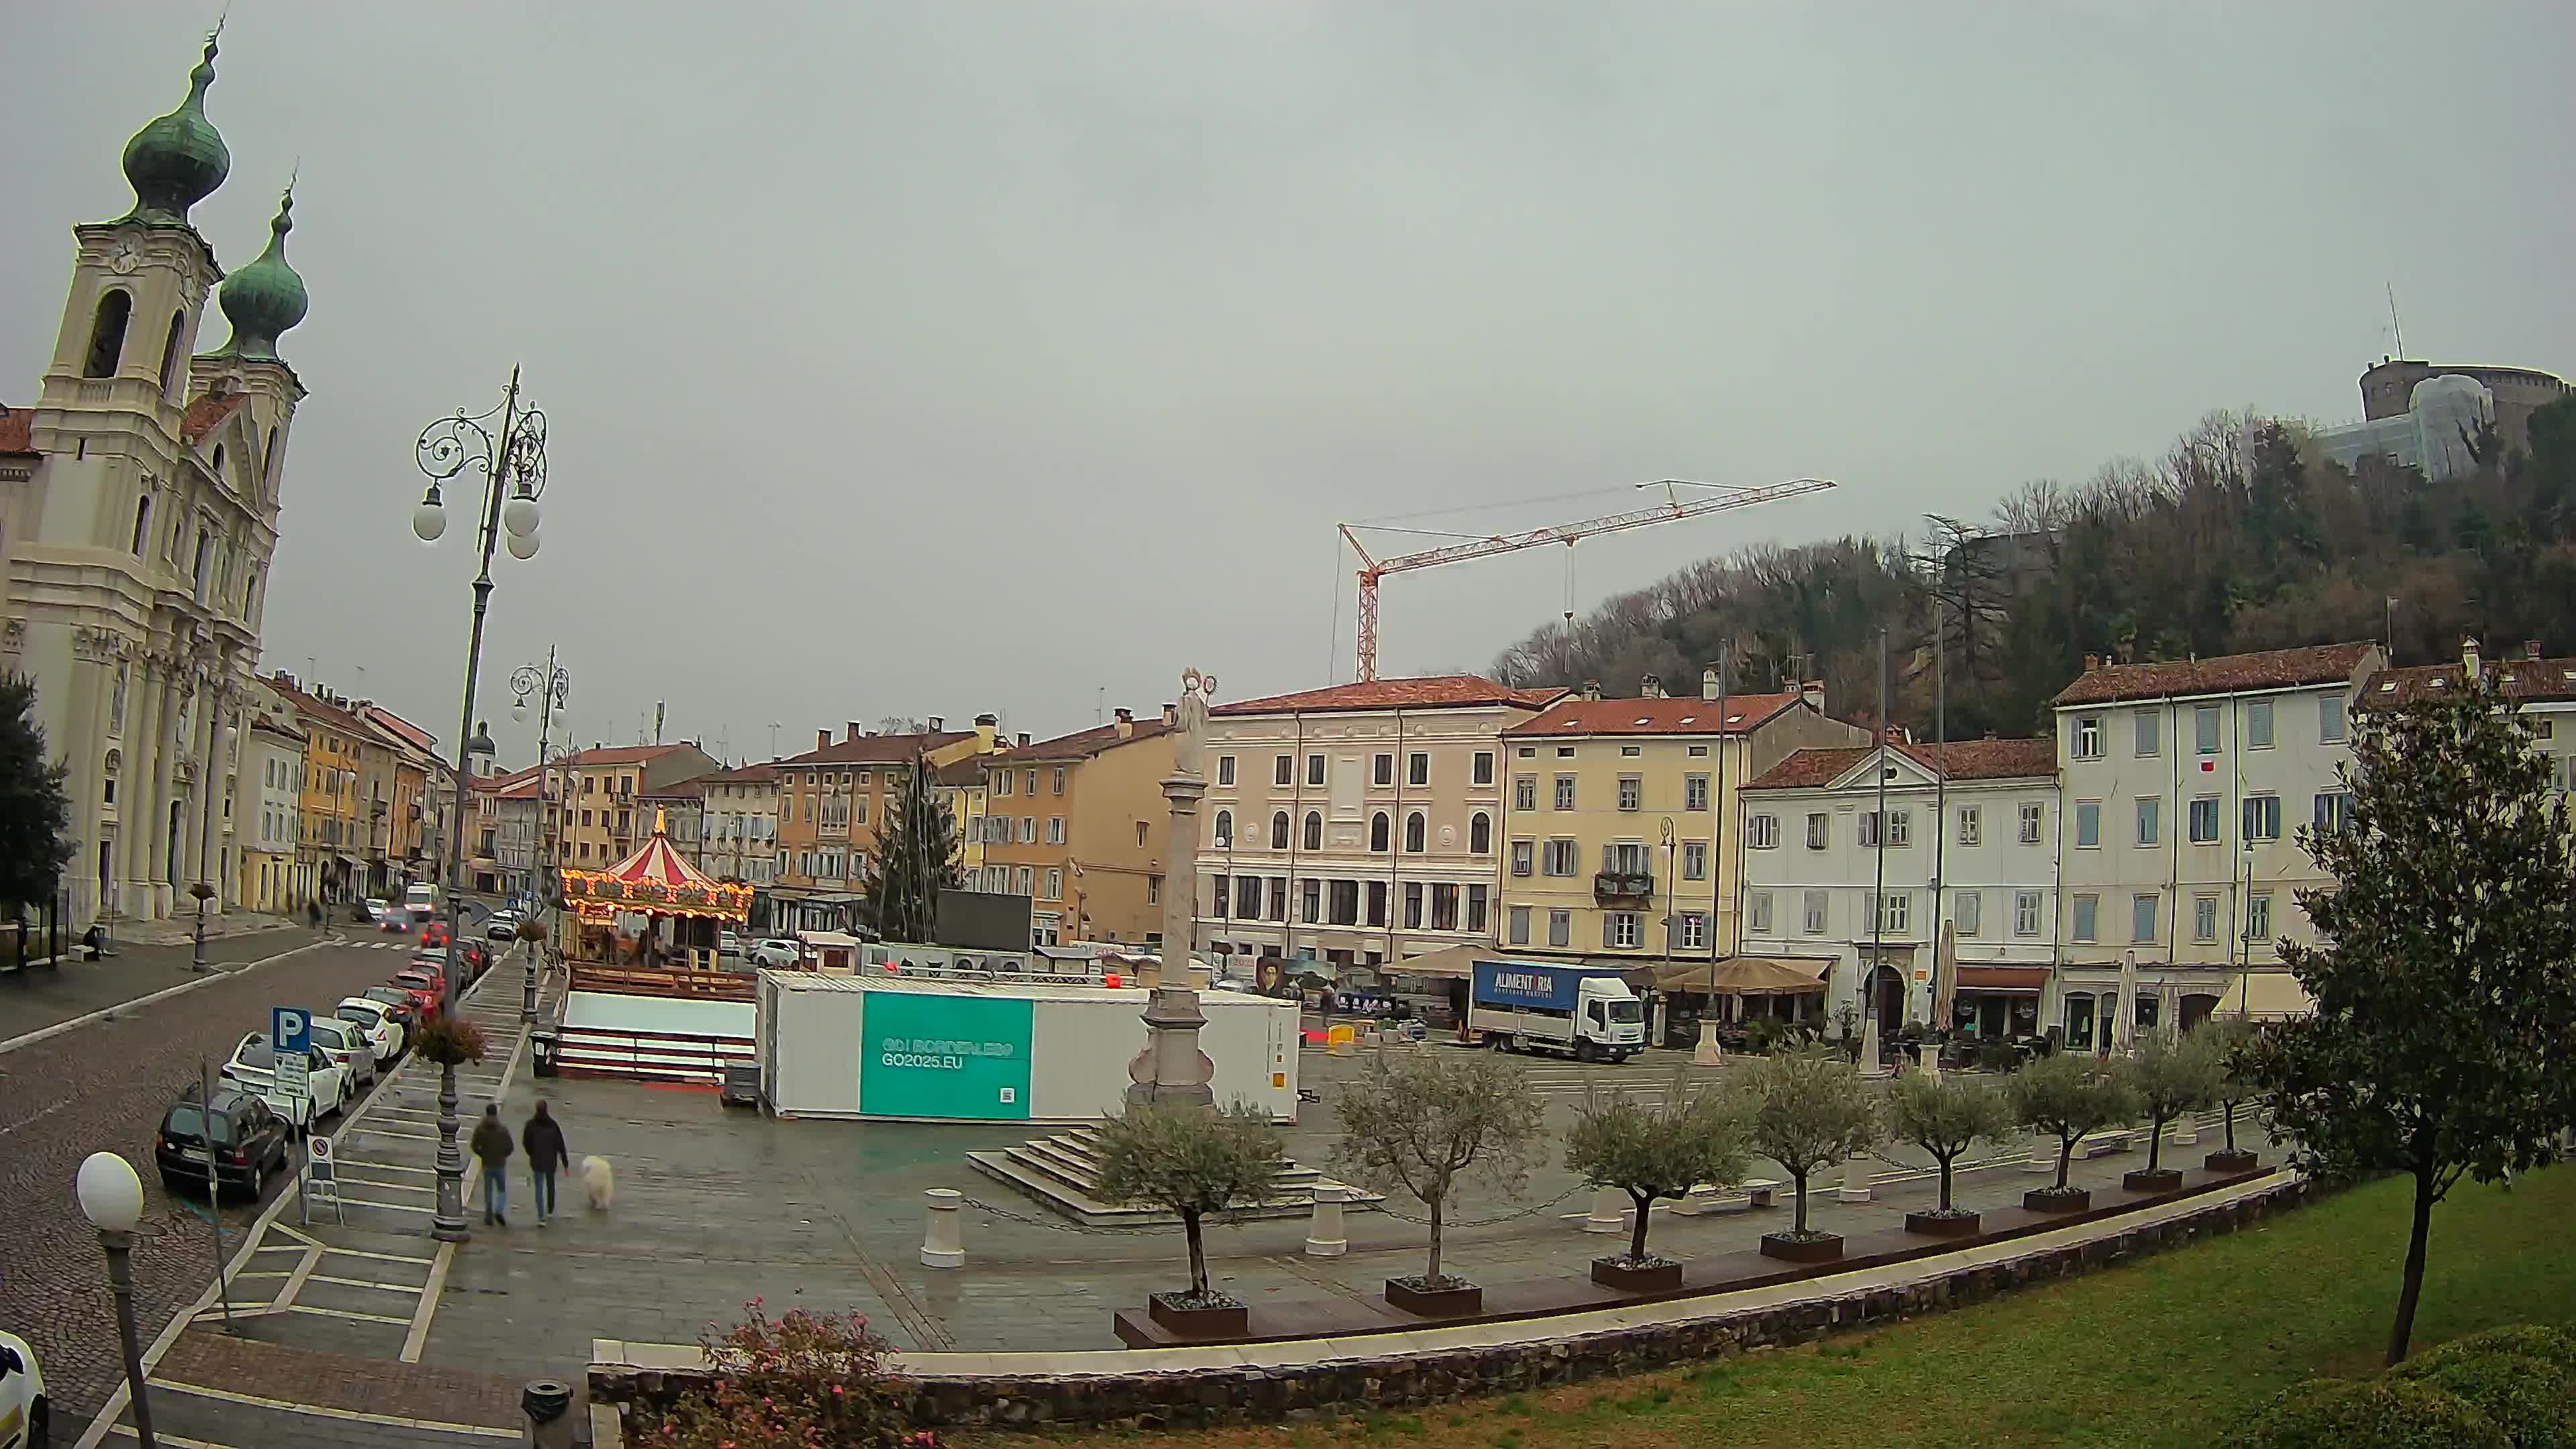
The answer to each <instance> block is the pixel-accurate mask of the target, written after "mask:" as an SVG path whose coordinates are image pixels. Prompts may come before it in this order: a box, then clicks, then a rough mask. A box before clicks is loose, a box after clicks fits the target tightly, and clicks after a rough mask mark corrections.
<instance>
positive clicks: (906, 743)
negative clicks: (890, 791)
mask: <svg viewBox="0 0 2576 1449" xmlns="http://www.w3.org/2000/svg"><path fill="white" fill-rule="evenodd" d="M973 738H975V735H974V732H973V731H971V730H942V731H940V732H938V733H936V734H931V733H923V734H917V735H861V736H859V737H858V738H857V739H855V740H848V739H845V740H836V741H834V742H833V743H831V744H828V745H825V746H823V747H822V748H821V749H819V750H807V751H806V752H805V753H803V754H801V755H789V756H788V757H787V758H786V759H783V760H778V761H775V762H774V763H775V764H776V765H777V766H778V768H780V769H787V768H789V767H791V766H804V765H899V764H904V763H907V762H908V761H910V760H911V759H912V757H913V756H915V755H922V754H927V753H929V752H930V751H932V750H936V749H942V748H945V747H946V746H949V745H953V744H956V743H957V742H958V741H960V740H971V739H973Z"/></svg>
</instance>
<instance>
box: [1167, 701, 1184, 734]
mask: <svg viewBox="0 0 2576 1449" xmlns="http://www.w3.org/2000/svg"><path fill="white" fill-rule="evenodd" d="M1180 722H1181V707H1180V706H1179V705H1177V704H1165V705H1164V706H1163V724H1164V726H1165V727H1166V728H1168V727H1170V726H1173V725H1177V724H1179V723H1180Z"/></svg>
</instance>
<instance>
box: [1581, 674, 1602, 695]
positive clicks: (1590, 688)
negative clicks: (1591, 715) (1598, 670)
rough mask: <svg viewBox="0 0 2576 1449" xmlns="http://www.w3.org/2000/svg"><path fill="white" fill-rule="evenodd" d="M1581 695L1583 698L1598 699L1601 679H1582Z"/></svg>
mask: <svg viewBox="0 0 2576 1449" xmlns="http://www.w3.org/2000/svg"><path fill="white" fill-rule="evenodd" d="M1583 697H1584V698H1585V699H1599V698H1600V697H1601V681H1600V680H1597V679H1587V680H1585V681H1583Z"/></svg>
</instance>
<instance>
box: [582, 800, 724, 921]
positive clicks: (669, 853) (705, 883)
mask: <svg viewBox="0 0 2576 1449" xmlns="http://www.w3.org/2000/svg"><path fill="white" fill-rule="evenodd" d="M665 828H666V826H665V822H664V820H663V816H662V812H661V811H659V810H656V811H654V812H653V834H652V836H651V838H649V839H647V840H646V841H645V842H644V843H643V844H642V845H639V846H637V847H636V848H635V849H634V851H633V852H632V853H631V854H629V855H628V856H627V857H626V858H625V859H624V860H621V861H619V862H617V863H616V864H614V865H611V866H607V867H605V868H603V869H600V870H596V871H589V870H572V869H569V868H567V869H565V870H564V871H563V872H562V875H563V893H564V900H565V901H566V902H567V903H568V904H570V905H572V906H573V907H574V909H576V910H578V911H579V912H580V913H581V914H582V915H584V916H586V917H588V916H602V915H610V914H614V913H615V912H618V911H634V912H639V913H643V914H648V915H664V916H712V917H715V918H717V919H720V920H730V921H740V920H743V919H745V918H747V917H748V916H749V915H750V914H751V887H749V886H744V885H726V884H722V883H720V882H718V881H716V880H715V879H714V878H713V877H711V876H709V875H708V874H707V873H706V872H705V871H702V870H700V869H698V868H697V867H696V866H694V865H691V864H689V862H688V859H687V857H685V856H683V855H681V854H680V852H679V851H677V850H676V849H673V848H672V845H671V841H670V837H669V836H668V835H666V834H664V833H663V832H664V830H665Z"/></svg>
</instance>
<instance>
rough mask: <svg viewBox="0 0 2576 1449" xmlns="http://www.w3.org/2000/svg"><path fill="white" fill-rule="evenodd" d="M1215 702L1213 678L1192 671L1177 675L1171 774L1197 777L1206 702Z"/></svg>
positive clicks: (1205, 727) (1205, 730)
mask: <svg viewBox="0 0 2576 1449" xmlns="http://www.w3.org/2000/svg"><path fill="white" fill-rule="evenodd" d="M1214 698H1216V676H1215V675H1213V674H1202V673H1200V672H1199V671H1198V670H1196V669H1185V670H1182V671H1181V699H1180V704H1179V705H1178V707H1177V708H1176V709H1175V710H1174V719H1175V724H1174V726H1173V728H1174V733H1173V736H1172V773H1173V774H1176V775H1199V774H1203V773H1205V772H1204V771H1203V770H1202V769H1201V768H1200V763H1199V762H1200V757H1201V755H1202V753H1203V752H1204V749H1205V747H1206V744H1207V719H1208V701H1210V700H1212V699H1214Z"/></svg>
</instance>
